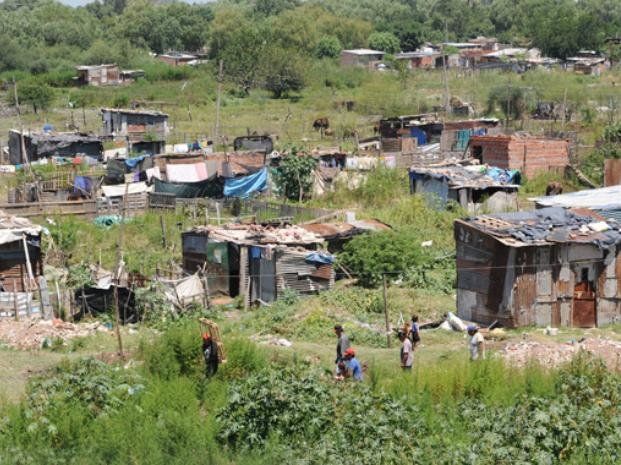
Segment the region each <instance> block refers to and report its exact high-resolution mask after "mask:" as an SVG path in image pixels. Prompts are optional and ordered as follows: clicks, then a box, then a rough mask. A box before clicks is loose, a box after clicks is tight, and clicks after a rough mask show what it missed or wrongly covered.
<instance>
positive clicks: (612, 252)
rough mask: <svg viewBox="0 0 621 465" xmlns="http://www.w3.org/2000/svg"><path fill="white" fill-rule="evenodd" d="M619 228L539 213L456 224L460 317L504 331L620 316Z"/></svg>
mask: <svg viewBox="0 0 621 465" xmlns="http://www.w3.org/2000/svg"><path fill="white" fill-rule="evenodd" d="M620 226H621V224H619V223H618V222H616V221H615V220H605V218H603V217H602V216H600V215H598V214H597V213H595V212H593V211H591V210H587V209H580V210H566V209H563V208H544V209H540V210H534V211H528V212H516V213H505V214H499V215H492V216H479V217H475V218H469V219H466V220H457V221H455V225H454V233H455V242H456V245H457V312H458V314H459V316H460V317H462V318H464V319H467V320H472V321H476V322H479V323H483V324H490V323H492V322H493V321H495V320H498V322H500V323H501V324H502V325H504V326H507V327H517V326H528V325H537V326H548V325H550V326H575V327H593V326H600V325H605V324H609V323H613V322H616V321H619V319H620V318H621V258H620V257H619V244H621V232H620V231H619V228H620Z"/></svg>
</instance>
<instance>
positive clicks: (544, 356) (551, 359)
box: [501, 338, 621, 370]
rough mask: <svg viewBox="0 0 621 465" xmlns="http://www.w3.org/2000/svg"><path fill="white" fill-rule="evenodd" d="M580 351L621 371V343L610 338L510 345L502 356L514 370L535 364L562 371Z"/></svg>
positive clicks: (503, 351) (523, 342) (503, 350)
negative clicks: (560, 367) (514, 367)
mask: <svg viewBox="0 0 621 465" xmlns="http://www.w3.org/2000/svg"><path fill="white" fill-rule="evenodd" d="M580 350H585V351H587V352H589V353H591V354H593V355H594V356H595V357H598V358H601V359H603V360H604V361H605V362H606V364H607V365H608V367H609V368H610V369H613V370H619V369H621V341H615V340H612V339H607V338H583V339H581V340H578V341H575V340H572V341H568V342H564V343H562V342H552V341H550V342H539V341H528V340H527V341H520V342H515V343H510V344H507V345H506V346H505V347H504V348H503V349H502V351H501V353H502V356H503V357H504V358H505V360H507V361H508V362H510V364H511V365H512V366H522V367H523V366H525V365H527V364H528V363H530V362H533V361H534V362H536V363H539V364H540V365H542V366H545V367H558V366H559V365H562V364H564V363H567V362H569V361H570V360H571V359H572V358H573V357H574V356H575V355H576V354H577V353H578V352H579V351H580Z"/></svg>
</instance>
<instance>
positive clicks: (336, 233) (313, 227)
mask: <svg viewBox="0 0 621 465" xmlns="http://www.w3.org/2000/svg"><path fill="white" fill-rule="evenodd" d="M302 227H303V228H304V229H306V230H307V231H310V232H312V233H314V234H316V235H318V236H321V237H323V238H324V239H326V240H328V239H348V238H350V237H353V236H356V235H358V234H363V233H365V232H369V231H386V230H389V229H391V228H390V226H388V225H387V224H385V223H382V222H381V221H378V220H359V221H352V222H351V223H311V224H305V225H303V226H302Z"/></svg>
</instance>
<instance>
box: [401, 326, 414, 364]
mask: <svg viewBox="0 0 621 465" xmlns="http://www.w3.org/2000/svg"><path fill="white" fill-rule="evenodd" d="M398 336H399V340H400V341H401V344H402V345H401V368H403V369H404V370H411V369H412V365H413V364H414V353H413V348H412V341H410V338H409V337H407V334H406V333H405V331H399V333H398Z"/></svg>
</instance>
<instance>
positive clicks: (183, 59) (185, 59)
mask: <svg viewBox="0 0 621 465" xmlns="http://www.w3.org/2000/svg"><path fill="white" fill-rule="evenodd" d="M156 58H157V59H158V60H160V61H163V62H164V63H166V64H168V65H170V66H185V65H190V64H192V63H193V62H194V61H196V60H198V59H199V57H198V55H193V54H190V53H183V52H168V53H164V54H162V55H158V56H157V57H156Z"/></svg>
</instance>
